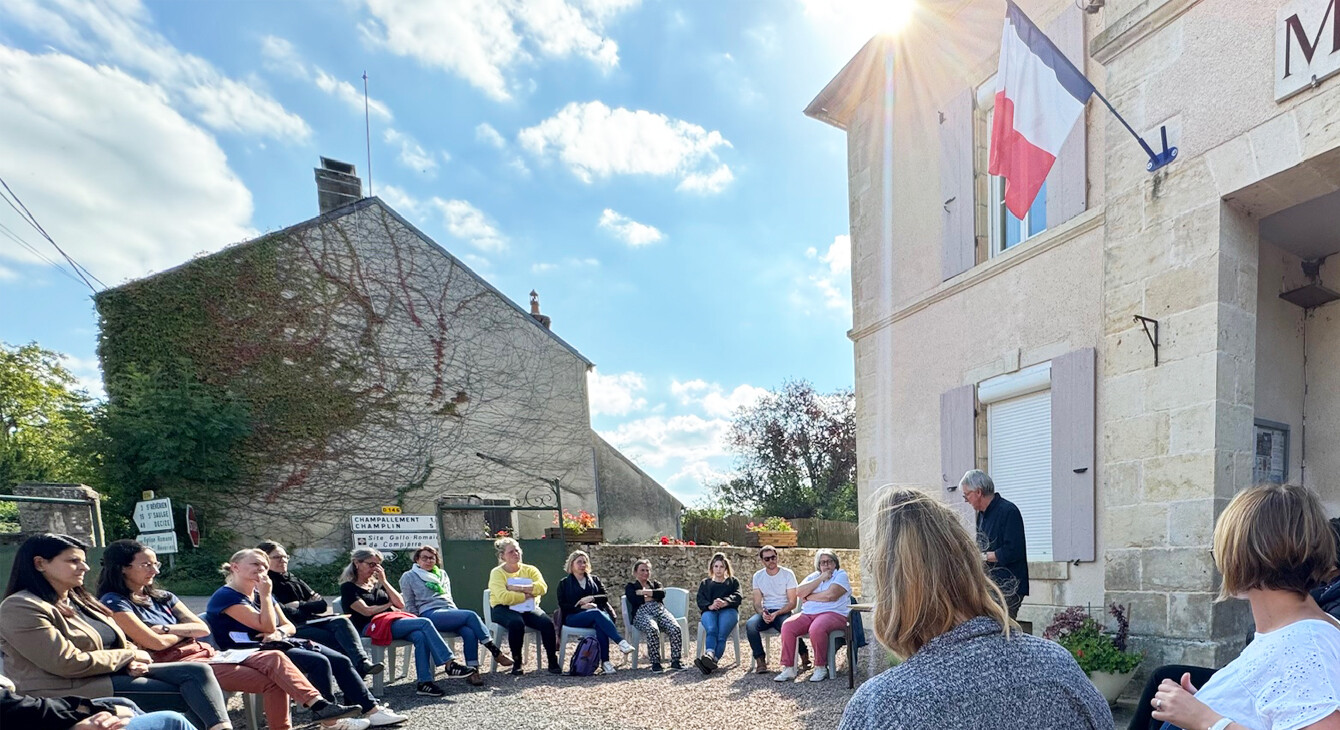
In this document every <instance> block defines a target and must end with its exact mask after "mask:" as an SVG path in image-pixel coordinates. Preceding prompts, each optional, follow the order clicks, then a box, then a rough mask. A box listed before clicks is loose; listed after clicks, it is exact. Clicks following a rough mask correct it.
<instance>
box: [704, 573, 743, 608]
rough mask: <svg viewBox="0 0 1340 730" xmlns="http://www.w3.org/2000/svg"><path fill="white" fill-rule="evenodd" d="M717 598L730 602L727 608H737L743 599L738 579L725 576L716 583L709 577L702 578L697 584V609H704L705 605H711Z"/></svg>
mask: <svg viewBox="0 0 1340 730" xmlns="http://www.w3.org/2000/svg"><path fill="white" fill-rule="evenodd" d="M718 598H720V599H723V600H724V601H725V602H726V603H729V604H730V605H729V606H727V608H739V607H740V601H741V600H742V599H743V597H742V596H741V595H740V581H738V580H735V578H732V577H727V578H726V580H723V581H721V582H720V583H718V582H716V581H714V580H712V579H711V578H704V579H703V582H702V583H699V584H698V610H699V611H706V610H707V607H708V606H710V605H712V601H715V600H716V599H718Z"/></svg>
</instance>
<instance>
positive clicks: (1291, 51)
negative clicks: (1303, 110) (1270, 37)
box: [1275, 0, 1340, 101]
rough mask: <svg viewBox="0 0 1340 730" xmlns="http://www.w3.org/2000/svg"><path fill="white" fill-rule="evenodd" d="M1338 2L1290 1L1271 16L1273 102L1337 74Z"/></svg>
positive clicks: (1339, 50) (1339, 57)
mask: <svg viewBox="0 0 1340 730" xmlns="http://www.w3.org/2000/svg"><path fill="white" fill-rule="evenodd" d="M1337 14H1340V0H1290V2H1286V3H1285V4H1284V6H1283V7H1281V8H1280V9H1279V12H1278V13H1277V14H1276V16H1275V101H1283V100H1284V99H1287V98H1289V97H1290V96H1293V95H1294V94H1297V93H1298V92H1300V91H1302V90H1304V89H1308V88H1311V87H1314V86H1316V85H1317V84H1320V83H1321V82H1322V81H1325V80H1326V79H1327V78H1328V77H1331V76H1334V75H1335V74H1337V73H1340V19H1337V18H1336V15H1337Z"/></svg>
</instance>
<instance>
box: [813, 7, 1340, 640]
mask: <svg viewBox="0 0 1340 730" xmlns="http://www.w3.org/2000/svg"><path fill="white" fill-rule="evenodd" d="M1019 4H1020V6H1021V7H1022V8H1023V10H1024V11H1025V12H1026V13H1027V14H1028V15H1029V16H1030V17H1032V18H1033V19H1034V20H1035V21H1036V22H1037V23H1038V25H1039V26H1041V27H1043V28H1047V27H1049V24H1050V23H1051V22H1052V21H1053V20H1054V19H1057V18H1059V17H1060V16H1061V15H1062V14H1063V13H1066V12H1077V11H1075V9H1074V7H1073V5H1072V4H1071V3H1069V2H1064V1H1062V0H1033V1H1031V2H1020V3H1019ZM1325 4H1326V3H1325V2H1320V4H1319V7H1318V11H1319V12H1318V14H1317V17H1321V13H1320V9H1321V8H1320V6H1324V5H1325ZM1281 5H1282V3H1281V2H1279V1H1278V0H1249V1H1247V2H1229V1H1228V0H1201V1H1197V0H1169V1H1168V2H1138V0H1121V1H1120V2H1117V1H1116V0H1109V2H1108V3H1107V4H1106V7H1103V8H1102V9H1101V10H1099V11H1098V12H1097V13H1094V14H1085V15H1083V17H1082V20H1081V21H1080V22H1081V23H1082V27H1083V41H1084V43H1083V48H1084V49H1085V50H1084V54H1083V55H1084V57H1085V60H1084V63H1083V70H1084V71H1085V72H1086V74H1087V75H1088V77H1089V78H1090V79H1091V80H1093V81H1094V82H1095V84H1096V85H1097V86H1098V88H1099V89H1100V91H1102V92H1104V93H1105V94H1106V95H1107V97H1108V98H1109V99H1110V100H1111V101H1112V103H1113V104H1114V105H1115V106H1116V108H1117V109H1118V110H1120V111H1121V112H1122V113H1123V114H1124V115H1125V117H1126V118H1127V120H1128V121H1129V122H1130V123H1131V124H1132V126H1134V127H1135V129H1137V130H1139V131H1140V132H1141V133H1142V134H1143V136H1144V138H1145V139H1146V140H1150V141H1151V144H1155V145H1156V146H1157V141H1156V140H1157V139H1158V132H1159V128H1160V127H1161V126H1166V128H1167V130H1168V135H1169V143H1170V144H1171V145H1174V146H1177V147H1178V148H1179V155H1178V157H1177V159H1176V161H1174V162H1173V163H1172V164H1171V165H1169V166H1167V167H1165V168H1163V169H1162V170H1160V171H1158V172H1157V173H1155V174H1152V175H1151V174H1149V173H1148V172H1147V171H1146V169H1145V164H1146V162H1147V159H1146V158H1145V156H1144V155H1143V154H1142V153H1141V151H1140V148H1139V147H1138V145H1137V144H1136V143H1135V141H1134V140H1133V139H1132V138H1131V137H1130V135H1129V134H1128V133H1127V132H1126V130H1125V129H1124V128H1123V127H1122V126H1121V124H1120V122H1119V121H1117V119H1116V118H1114V117H1113V116H1112V115H1111V114H1110V113H1109V112H1108V111H1107V109H1106V108H1104V107H1103V106H1101V104H1099V103H1097V102H1094V103H1090V105H1089V110H1088V113H1087V116H1086V118H1085V121H1084V122H1082V125H1083V127H1082V128H1083V130H1084V136H1085V138H1086V141H1087V158H1086V161H1085V162H1086V174H1085V179H1086V185H1085V192H1086V194H1087V195H1086V198H1087V200H1086V206H1085V210H1084V212H1082V213H1080V214H1078V215H1076V216H1075V217H1073V218H1071V219H1069V220H1067V221H1065V222H1062V223H1060V224H1059V225H1050V226H1049V227H1048V229H1047V230H1045V231H1044V232H1042V233H1040V234H1038V235H1036V236H1034V237H1033V238H1030V239H1029V240H1027V241H1025V242H1023V243H1021V244H1019V245H1017V246H1015V247H1013V248H1011V249H1009V250H1007V251H1004V252H1003V253H1000V254H998V255H995V256H987V255H982V253H981V248H980V246H981V244H982V243H984V242H985V240H986V239H985V226H986V225H987V222H986V221H985V220H984V218H985V216H983V215H982V214H981V213H980V211H979V214H978V221H977V225H978V228H977V235H978V241H979V249H978V251H979V255H978V258H977V263H976V265H974V266H972V267H970V268H969V269H967V271H965V272H963V273H961V274H958V275H955V276H952V277H950V278H949V279H948V280H943V279H942V276H941V245H940V242H941V236H942V228H941V223H940V221H941V220H942V215H941V209H942V208H944V207H945V206H946V201H944V200H942V199H941V196H940V193H941V188H940V186H938V185H937V184H936V177H937V175H944V174H945V171H944V170H941V169H940V167H941V164H942V158H937V155H936V147H937V145H936V140H937V139H938V138H939V135H940V134H941V133H942V132H941V131H940V130H938V129H937V123H936V122H937V113H938V119H939V120H940V121H941V122H943V120H944V119H945V116H944V110H945V109H946V108H947V105H948V103H949V101H950V100H951V99H952V98H953V97H954V96H955V95H956V94H959V93H961V92H962V91H963V90H964V89H970V90H979V89H980V88H981V87H983V86H986V85H987V83H988V81H989V80H990V79H991V77H992V74H993V73H994V72H995V69H996V64H997V58H996V53H997V51H998V49H999V38H1000V27H1001V26H1000V6H999V4H998V3H990V2H973V3H968V4H965V5H963V6H959V8H957V9H956V10H955V13H956V14H955V16H954V17H953V18H952V19H951V22H952V27H953V28H954V31H953V32H952V33H944V32H943V29H942V28H938V27H933V24H932V23H930V22H929V21H928V22H926V23H922V24H918V23H914V24H913V25H912V26H910V27H909V28H908V29H906V30H905V31H904V32H903V34H902V35H901V36H900V37H899V38H897V39H896V40H892V39H880V38H877V39H875V40H873V41H872V42H871V44H870V45H868V46H867V47H866V48H865V49H863V50H862V52H861V53H860V54H858V56H857V57H856V58H855V59H853V61H852V63H851V64H849V65H848V68H847V69H844V71H843V73H842V74H840V75H839V76H838V77H837V78H836V79H834V81H833V83H831V84H830V85H829V87H828V88H826V89H825V90H824V92H823V93H822V94H821V95H820V97H819V98H818V99H816V101H815V103H814V104H813V105H811V109H810V110H808V111H807V113H810V114H811V115H812V116H815V117H817V118H819V119H821V120H823V121H826V122H829V123H831V124H834V125H835V126H838V127H839V128H841V129H843V130H845V132H846V134H847V142H848V172H849V184H850V191H849V195H850V213H851V240H852V247H853V250H852V263H853V266H852V284H853V311H854V322H853V328H852V331H851V333H850V334H851V337H852V340H853V342H854V347H855V356H856V397H857V429H858V435H857V450H858V454H859V457H860V464H861V470H860V471H861V483H860V491H861V496H862V500H863V504H867V505H868V504H869V500H870V498H871V496H872V495H873V494H874V492H875V491H876V490H877V489H878V488H879V487H881V486H883V485H885V484H891V483H892V484H898V485H906V486H919V487H922V488H925V489H927V490H929V491H931V492H933V493H937V494H940V495H941V496H942V497H943V498H945V499H946V500H948V501H950V502H951V503H955V504H957V503H958V499H959V497H958V495H957V494H956V493H952V492H950V493H946V492H945V490H944V489H943V488H942V487H941V486H940V485H941V482H942V477H943V475H942V474H941V449H942V444H941V442H940V427H941V414H940V412H939V403H938V401H937V397H938V396H939V394H941V393H944V392H945V391H947V390H950V389H951V388H954V387H961V386H965V385H975V384H980V383H981V382H983V381H985V380H987V379H989V378H992V377H995V376H997V375H1002V374H1007V373H1013V372H1016V371H1018V370H1020V369H1021V368H1025V367H1028V366H1030V365H1034V364H1037V363H1042V362H1046V361H1048V360H1050V359H1052V358H1055V357H1056V356H1057V355H1059V354H1061V353H1063V352H1067V351H1072V350H1076V349H1078V348H1083V347H1092V348H1094V349H1095V351H1096V356H1095V360H1096V388H1095V418H1094V421H1095V431H1096V439H1095V443H1094V472H1095V474H1094V477H1095V491H1096V495H1095V509H1094V513H1093V516H1092V519H1093V521H1094V542H1095V546H1096V560H1094V561H1092V562H1088V561H1081V562H1079V563H1077V564H1074V563H1047V564H1034V565H1033V566H1030V571H1031V572H1032V574H1033V578H1034V581H1033V592H1032V595H1030V596H1029V598H1028V599H1027V601H1026V602H1025V604H1024V606H1023V609H1022V610H1021V612H1020V617H1021V618H1024V619H1028V620H1031V621H1033V622H1034V624H1035V626H1037V627H1039V628H1040V627H1041V626H1045V624H1046V622H1047V620H1049V619H1050V614H1051V612H1052V611H1054V610H1055V609H1056V608H1059V607H1061V606H1064V605H1068V604H1080V605H1084V604H1089V605H1093V606H1095V607H1097V606H1101V605H1104V604H1106V603H1108V602H1114V601H1115V602H1120V603H1125V604H1129V605H1130V607H1131V621H1132V629H1133V632H1134V633H1135V635H1136V640H1137V643H1138V645H1139V646H1140V647H1141V648H1144V649H1146V650H1148V651H1149V652H1150V661H1149V664H1151V665H1152V664H1156V663H1164V662H1179V663H1188V664H1201V665H1215V666H1218V665H1222V664H1223V663H1224V662H1226V661H1227V660H1229V659H1230V658H1232V657H1233V656H1235V655H1236V653H1237V652H1238V651H1239V650H1240V649H1241V646H1242V642H1243V637H1244V635H1245V632H1246V631H1247V630H1248V629H1249V616H1248V615H1247V612H1246V611H1245V604H1243V603H1241V602H1237V601H1227V602H1216V601H1215V600H1214V598H1215V595H1216V592H1217V590H1218V581H1219V577H1218V575H1217V573H1216V571H1215V568H1214V564H1213V560H1212V558H1211V555H1210V550H1209V547H1210V541H1211V535H1212V532H1213V527H1214V522H1215V519H1216V518H1217V516H1218V515H1219V513H1220V512H1221V511H1222V509H1223V507H1224V505H1225V504H1226V503H1227V501H1228V500H1229V499H1230V498H1231V497H1232V495H1233V494H1234V493H1235V492H1237V491H1239V490H1241V489H1242V488H1244V487H1246V486H1249V485H1250V484H1251V483H1252V481H1253V479H1254V468H1253V467H1254V451H1253V449H1254V446H1255V441H1254V436H1253V434H1254V425H1255V421H1256V420H1257V419H1266V420H1270V421H1274V422H1277V423H1283V424H1285V425H1287V426H1288V427H1290V429H1291V431H1290V438H1291V439H1292V440H1291V443H1290V449H1289V453H1288V458H1287V462H1288V463H1287V464H1285V465H1284V472H1285V474H1286V475H1287V478H1289V479H1292V480H1294V481H1300V482H1302V483H1304V484H1306V485H1307V486H1310V487H1313V488H1315V489H1317V490H1318V492H1319V493H1320V494H1321V496H1322V498H1323V500H1324V501H1325V502H1326V503H1327V505H1328V507H1329V508H1330V509H1331V511H1332V513H1333V514H1334V513H1335V512H1337V511H1340V486H1337V485H1336V483H1335V482H1334V481H1333V480H1331V479H1330V478H1329V475H1330V474H1332V473H1334V468H1335V467H1340V463H1333V462H1340V456H1337V455H1336V454H1335V453H1333V451H1332V450H1329V449H1325V448H1321V449H1317V448H1316V447H1315V446H1314V444H1315V443H1328V442H1329V439H1330V437H1331V436H1333V435H1335V434H1336V433H1337V432H1340V375H1337V372H1338V371H1337V370H1336V369H1335V368H1333V367H1329V363H1330V362H1332V361H1333V360H1334V359H1335V357H1336V356H1337V355H1340V316H1337V315H1336V314H1335V312H1334V311H1332V310H1333V309H1334V306H1331V307H1321V308H1318V309H1315V310H1311V311H1310V312H1306V313H1305V312H1304V311H1303V310H1301V309H1299V308H1297V307H1295V306H1294V305H1292V304H1289V303H1287V302H1284V301H1283V300H1281V299H1280V298H1279V296H1278V295H1279V294H1280V293H1281V292H1283V291H1287V290H1289V289H1292V288H1294V287H1296V286H1300V285H1302V284H1303V283H1304V280H1303V279H1302V277H1301V276H1300V273H1299V265H1300V263H1301V261H1302V260H1303V259H1306V258H1310V257H1317V256H1325V255H1328V254H1330V253H1334V252H1336V251H1337V250H1340V238H1325V237H1324V236H1323V237H1320V238H1318V237H1313V238H1307V237H1305V236H1302V235H1299V234H1296V233H1288V232H1290V231H1294V232H1296V231H1298V230H1300V229H1299V228H1297V227H1294V228H1290V227H1288V226H1280V227H1276V228H1273V229H1272V228H1271V227H1270V226H1269V224H1268V223H1265V222H1263V221H1268V220H1271V216H1276V218H1279V217H1281V216H1283V217H1288V216H1291V215H1294V216H1297V217H1296V218H1295V219H1293V222H1295V223H1297V224H1298V225H1300V226H1303V227H1304V228H1305V227H1306V226H1307V225H1309V224H1315V222H1316V221H1315V220H1314V218H1315V216H1316V215H1324V214H1314V213H1307V214H1304V213H1303V212H1302V209H1301V208H1295V206H1300V204H1304V203H1307V202H1309V201H1314V200H1317V199H1319V198H1320V197H1321V196H1323V195H1331V196H1334V194H1335V193H1336V191H1337V190H1340V123H1337V122H1336V121H1335V120H1337V119H1340V80H1336V79H1331V80H1329V81H1326V82H1323V83H1321V84H1320V85H1318V86H1317V87H1316V88H1313V89H1310V90H1306V91H1304V92H1302V93H1299V94H1297V95H1295V96H1292V97H1289V98H1286V99H1283V100H1282V101H1276V99H1275V94H1274V88H1273V82H1272V73H1275V72H1276V71H1275V59H1274V39H1275V36H1276V35H1277V33H1279V32H1281V31H1280V28H1279V25H1280V19H1279V18H1277V10H1278V9H1279V7H1280V6H1281ZM1309 32H1310V33H1312V32H1316V29H1315V28H1314V29H1310V30H1309ZM1328 33H1329V30H1327V31H1326V32H1324V33H1321V37H1323V38H1329V35H1328ZM932 39H933V42H932ZM1321 45H1322V46H1323V48H1322V49H1321V50H1322V51H1324V50H1328V49H1329V47H1328V46H1327V44H1326V43H1324V42H1323V43H1322V44H1321ZM1318 52H1321V51H1318ZM905 59H915V63H909V62H904V61H905ZM889 73H892V78H888V74H889ZM886 88H891V89H895V90H904V91H905V90H909V89H915V90H916V93H902V94H897V93H895V98H894V99H892V100H889V99H886V98H885V93H886V92H885V91H884V90H885V89H886ZM988 88H989V87H988ZM989 97H990V94H989V93H987V94H986V98H989ZM974 98H976V99H978V100H981V99H983V95H982V94H981V93H978V94H976V95H975V97H974ZM978 104H979V105H980V101H979V102H978ZM889 109H892V111H891V113H890V112H889V111H888V110H889ZM979 121H980V120H979ZM976 134H977V137H976V139H975V142H976V145H977V154H978V160H977V162H976V164H977V165H979V167H978V168H977V169H976V176H977V181H978V185H977V194H978V195H979V196H981V195H983V194H984V193H985V191H986V190H987V187H986V184H985V181H986V177H987V176H986V175H985V166H984V164H982V163H983V161H984V157H983V155H982V151H983V148H984V145H985V144H986V140H985V138H984V136H985V134H987V132H986V131H985V127H984V126H983V125H980V124H979V126H978V128H977V133H976ZM979 202H980V198H979ZM1331 210H1333V211H1340V200H1338V201H1337V203H1336V205H1335V206H1332V208H1331ZM1331 215H1333V216H1334V215H1336V214H1335V213H1331ZM1328 225H1329V228H1330V229H1332V230H1334V229H1336V228H1337V227H1340V220H1332V221H1330V223H1329V224H1328ZM1320 228H1322V229H1325V228H1326V226H1320ZM1269 230H1275V231H1281V233H1276V234H1274V237H1273V238H1272V237H1270V235H1268V233H1267V232H1268V231H1269ZM1325 273H1326V272H1325V271H1324V270H1323V278H1329V279H1333V278H1334V274H1333V273H1332V276H1330V277H1326V276H1325ZM1331 286H1332V287H1334V282H1331ZM1136 315H1141V316H1145V317H1149V318H1152V319H1155V320H1157V321H1158V323H1159V335H1160V341H1159V350H1158V365H1157V366H1155V362H1154V352H1153V348H1152V346H1151V343H1150V341H1149V339H1147V337H1146V334H1145V332H1144V330H1143V328H1142V326H1141V324H1140V323H1139V322H1137V321H1136V320H1135V316H1136ZM1304 424H1306V430H1304ZM978 433H979V435H980V432H978ZM1304 438H1306V439H1307V443H1306V444H1304V443H1303V439H1304ZM1317 439H1321V440H1320V441H1317ZM1309 446H1311V447H1312V448H1306V447H1309ZM977 457H978V465H979V466H981V467H982V468H986V469H987V470H988V471H989V470H990V467H991V465H990V464H989V463H986V459H985V457H984V449H983V448H982V446H981V444H980V443H979V447H978V450H977ZM1304 459H1306V461H1304ZM959 508H960V509H962V506H961V505H959ZM966 517H967V514H966V513H965V518H966ZM1039 578H1041V579H1042V580H1039Z"/></svg>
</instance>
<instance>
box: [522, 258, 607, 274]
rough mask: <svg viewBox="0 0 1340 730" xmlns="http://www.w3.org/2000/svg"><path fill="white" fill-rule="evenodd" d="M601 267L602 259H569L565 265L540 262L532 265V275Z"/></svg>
mask: <svg viewBox="0 0 1340 730" xmlns="http://www.w3.org/2000/svg"><path fill="white" fill-rule="evenodd" d="M596 266H600V259H591V258H586V259H567V260H565V261H564V262H563V263H561V264H559V263H550V262H543V261H542V262H539V263H534V264H531V265H530V273H532V274H548V273H550V272H553V271H558V270H559V269H564V268H567V269H588V268H594V267H596Z"/></svg>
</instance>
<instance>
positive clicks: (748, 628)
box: [744, 611, 809, 659]
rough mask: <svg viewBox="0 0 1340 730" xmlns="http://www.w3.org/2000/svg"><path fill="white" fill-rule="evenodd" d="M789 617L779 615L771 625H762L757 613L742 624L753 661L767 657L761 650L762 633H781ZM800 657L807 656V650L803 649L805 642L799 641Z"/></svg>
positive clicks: (785, 614)
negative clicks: (752, 654) (783, 624)
mask: <svg viewBox="0 0 1340 730" xmlns="http://www.w3.org/2000/svg"><path fill="white" fill-rule="evenodd" d="M790 617H791V612H790V611H787V612H786V613H779V614H777V615H776V616H774V617H773V619H772V623H770V624H765V623H763V617H762V616H760V615H758V614H757V613H756V614H754V615H753V616H750V617H749V620H748V621H745V622H744V633H745V636H747V637H748V638H749V648H750V649H752V650H753V652H754V658H755V659H762V658H764V657H766V656H767V651H766V650H765V649H764V648H763V632H764V631H776V632H777V633H778V634H781V633H782V623H783V622H785V621H786V620H787V619H788V618H790ZM800 655H801V656H809V649H807V648H806V647H805V640H804V639H801V640H800Z"/></svg>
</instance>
